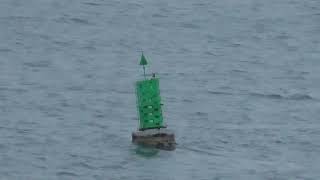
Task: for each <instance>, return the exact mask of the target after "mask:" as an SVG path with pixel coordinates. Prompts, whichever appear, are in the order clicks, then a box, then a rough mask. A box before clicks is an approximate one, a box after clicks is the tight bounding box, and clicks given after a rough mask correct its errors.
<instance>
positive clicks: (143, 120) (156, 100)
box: [132, 53, 176, 150]
mask: <svg viewBox="0 0 320 180" xmlns="http://www.w3.org/2000/svg"><path fill="white" fill-rule="evenodd" d="M139 64H140V65H142V66H143V76H144V80H140V81H137V82H136V96H137V111H138V116H139V129H138V131H137V132H134V133H132V141H133V142H134V143H137V144H143V145H151V146H153V147H157V148H160V149H166V150H173V149H175V144H176V143H175V138H174V134H173V132H171V131H169V130H167V129H166V126H164V123H163V115H162V107H161V106H162V103H161V96H160V88H159V78H156V77H155V74H154V73H153V75H152V76H151V77H150V78H147V76H146V68H145V66H146V65H147V64H148V62H147V59H146V57H145V56H144V54H143V53H142V55H141V59H140V63H139Z"/></svg>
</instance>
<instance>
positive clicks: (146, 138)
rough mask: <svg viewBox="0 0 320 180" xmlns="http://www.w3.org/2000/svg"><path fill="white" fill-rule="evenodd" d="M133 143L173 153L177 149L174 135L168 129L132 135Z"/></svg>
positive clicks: (150, 130) (151, 130)
mask: <svg viewBox="0 0 320 180" xmlns="http://www.w3.org/2000/svg"><path fill="white" fill-rule="evenodd" d="M132 142H133V143H135V144H138V145H144V146H149V147H154V148H157V149H162V150H168V151H172V150H175V149H176V141H175V137H174V133H173V132H172V131H170V130H168V129H166V128H160V129H146V130H143V131H136V132H133V133H132Z"/></svg>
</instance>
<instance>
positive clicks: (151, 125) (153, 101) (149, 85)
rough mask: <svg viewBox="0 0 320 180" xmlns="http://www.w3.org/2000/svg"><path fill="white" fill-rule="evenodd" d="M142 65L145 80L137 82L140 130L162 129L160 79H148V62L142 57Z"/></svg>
mask: <svg viewBox="0 0 320 180" xmlns="http://www.w3.org/2000/svg"><path fill="white" fill-rule="evenodd" d="M140 65H143V69H144V78H145V79H144V80H141V81H138V82H136V95H137V109H138V114H139V130H145V129H156V128H162V127H164V126H163V116H162V108H161V97H160V89H159V79H158V78H155V77H152V78H150V79H147V78H146V74H145V65H147V60H146V58H145V57H144V55H143V54H142V55H141V60H140Z"/></svg>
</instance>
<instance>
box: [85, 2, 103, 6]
mask: <svg viewBox="0 0 320 180" xmlns="http://www.w3.org/2000/svg"><path fill="white" fill-rule="evenodd" d="M83 4H85V5H89V6H100V5H101V4H98V3H94V2H85V3H83Z"/></svg>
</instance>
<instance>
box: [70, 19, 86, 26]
mask: <svg viewBox="0 0 320 180" xmlns="http://www.w3.org/2000/svg"><path fill="white" fill-rule="evenodd" d="M70 20H71V21H73V22H75V23H79V24H86V25H88V24H90V23H89V21H88V20H85V19H80V18H71V19H70Z"/></svg>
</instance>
